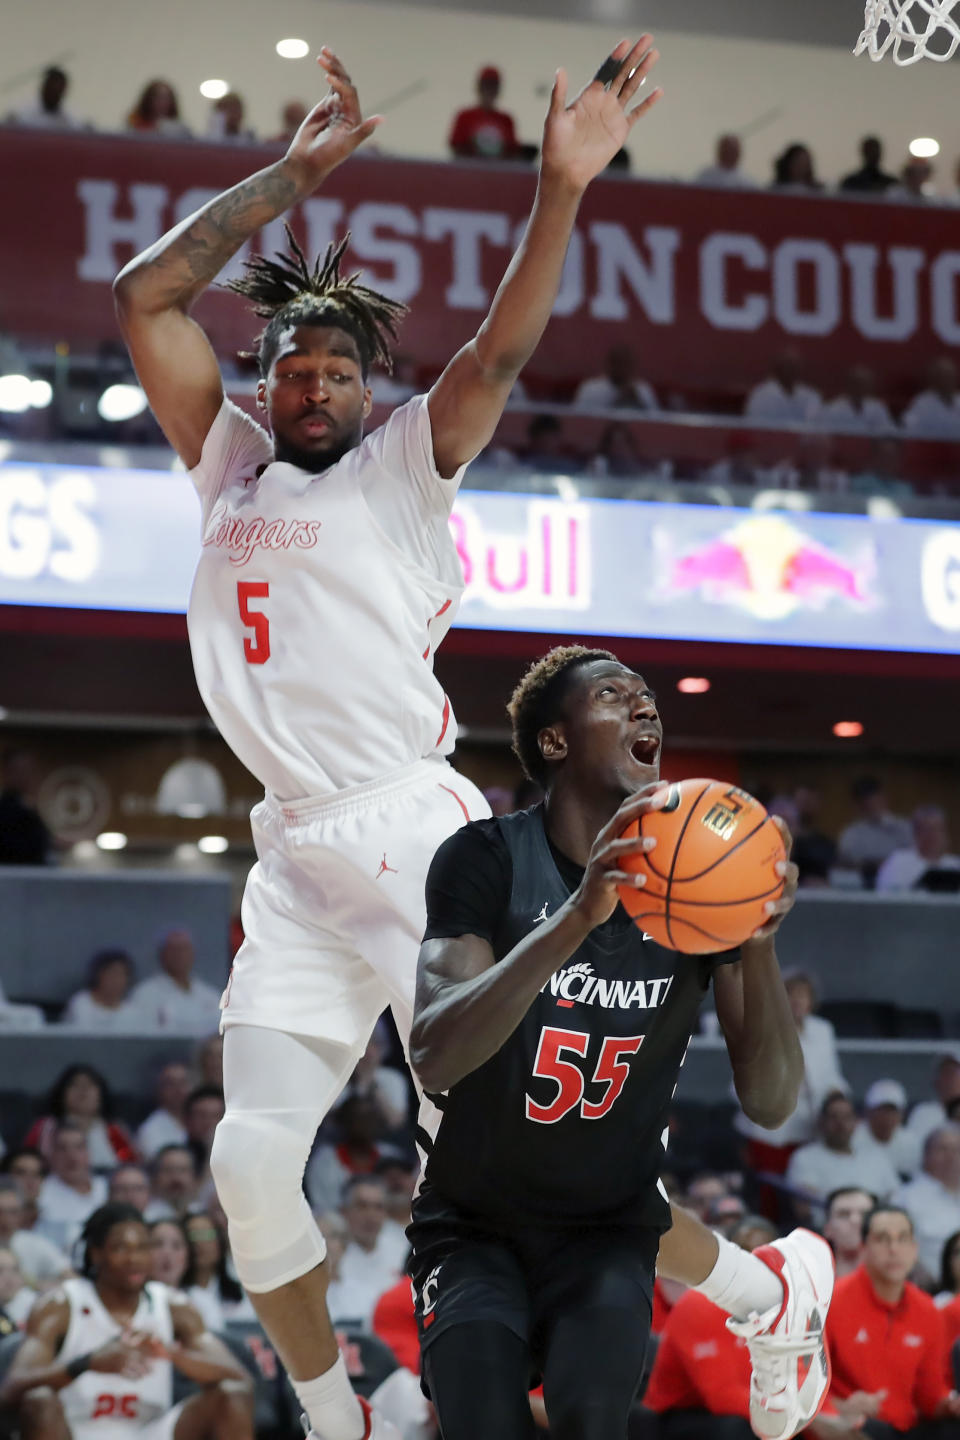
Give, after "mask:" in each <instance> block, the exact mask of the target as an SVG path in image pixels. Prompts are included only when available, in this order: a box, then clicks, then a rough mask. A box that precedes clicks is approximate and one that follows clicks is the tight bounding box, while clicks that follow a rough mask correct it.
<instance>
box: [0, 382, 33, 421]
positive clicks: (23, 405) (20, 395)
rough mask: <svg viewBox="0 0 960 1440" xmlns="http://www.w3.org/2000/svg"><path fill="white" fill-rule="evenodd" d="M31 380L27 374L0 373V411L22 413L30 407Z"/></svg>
mask: <svg viewBox="0 0 960 1440" xmlns="http://www.w3.org/2000/svg"><path fill="white" fill-rule="evenodd" d="M32 386H33V381H32V380H31V379H30V376H29V375H0V411H3V413H4V414H6V415H22V414H23V412H24V411H25V410H29V409H30V403H31V401H30V391H31V388H32Z"/></svg>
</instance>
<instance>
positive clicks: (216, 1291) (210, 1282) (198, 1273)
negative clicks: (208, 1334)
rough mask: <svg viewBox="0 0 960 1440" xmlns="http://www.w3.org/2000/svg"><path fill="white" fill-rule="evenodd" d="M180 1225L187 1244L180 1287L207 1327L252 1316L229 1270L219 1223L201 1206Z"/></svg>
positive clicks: (254, 1317) (253, 1316) (217, 1328)
mask: <svg viewBox="0 0 960 1440" xmlns="http://www.w3.org/2000/svg"><path fill="white" fill-rule="evenodd" d="M183 1228H184V1230H185V1231H186V1234H187V1239H188V1241H189V1244H190V1266H189V1269H188V1270H187V1273H186V1275H185V1276H184V1278H183V1287H184V1289H185V1290H186V1292H187V1299H188V1300H189V1301H190V1302H191V1304H193V1305H196V1307H197V1309H198V1310H199V1311H200V1314H201V1315H203V1316H204V1318H205V1319H206V1321H207V1326H208V1328H209V1329H211V1330H222V1329H223V1327H224V1325H225V1324H227V1323H228V1321H230V1320H256V1318H257V1315H256V1311H255V1310H254V1308H253V1306H252V1304H251V1303H250V1301H249V1300H248V1298H247V1296H246V1295H245V1294H244V1291H243V1286H242V1285H241V1284H240V1282H239V1280H237V1278H236V1276H234V1275H231V1274H230V1271H229V1268H228V1260H229V1254H230V1251H229V1246H228V1244H227V1237H226V1234H225V1232H224V1231H223V1230H222V1229H221V1227H220V1225H219V1223H218V1222H217V1221H216V1220H215V1219H214V1217H213V1216H212V1215H210V1214H208V1213H207V1212H206V1211H205V1210H203V1211H198V1212H197V1213H196V1214H193V1215H188V1216H187V1217H186V1218H185V1220H184V1222H183Z"/></svg>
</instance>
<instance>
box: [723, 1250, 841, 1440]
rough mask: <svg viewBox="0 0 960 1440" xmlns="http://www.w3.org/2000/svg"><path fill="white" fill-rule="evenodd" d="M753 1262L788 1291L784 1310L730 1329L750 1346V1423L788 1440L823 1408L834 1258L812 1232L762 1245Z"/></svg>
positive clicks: (775, 1439)
mask: <svg viewBox="0 0 960 1440" xmlns="http://www.w3.org/2000/svg"><path fill="white" fill-rule="evenodd" d="M753 1253H754V1255H756V1256H757V1258H758V1259H759V1260H762V1261H763V1262H764V1264H765V1265H769V1266H770V1269H771V1270H773V1271H775V1272H776V1274H777V1276H778V1277H779V1279H780V1280H781V1282H782V1284H783V1301H782V1303H781V1304H780V1306H779V1308H776V1309H770V1310H767V1311H766V1312H765V1313H764V1314H763V1315H751V1316H750V1318H749V1319H748V1320H728V1321H727V1328H728V1330H732V1331H733V1333H734V1334H735V1335H740V1336H742V1337H743V1339H744V1340H746V1342H747V1349H748V1350H749V1351H750V1362H751V1364H752V1366H753V1373H752V1375H751V1377H750V1424H751V1426H752V1428H753V1431H754V1433H755V1434H756V1435H759V1436H760V1437H761V1440H789V1437H790V1436H791V1435H796V1433H797V1431H798V1430H802V1429H803V1427H804V1426H805V1425H808V1424H809V1423H810V1421H811V1420H812V1419H813V1417H814V1416H815V1415H816V1414H817V1412H818V1411H819V1409H820V1407H821V1406H822V1404H823V1402H824V1400H825V1398H826V1394H827V1388H828V1386H829V1384H830V1360H829V1357H828V1355H827V1347H826V1341H825V1340H824V1334H823V1331H824V1325H825V1324H826V1319H827V1311H828V1310H829V1308H830V1301H831V1299H832V1297H833V1281H834V1273H835V1272H834V1263H833V1252H832V1250H831V1249H830V1246H829V1245H828V1244H827V1242H826V1240H822V1239H821V1238H820V1236H819V1235H814V1234H813V1232H812V1231H810V1230H793V1231H792V1232H791V1233H790V1234H789V1235H788V1236H787V1237H786V1239H784V1240H774V1241H773V1243H772V1244H770V1245H761V1246H760V1247H759V1248H758V1249H756V1250H754V1252H753Z"/></svg>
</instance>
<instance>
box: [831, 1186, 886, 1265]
mask: <svg viewBox="0 0 960 1440" xmlns="http://www.w3.org/2000/svg"><path fill="white" fill-rule="evenodd" d="M876 1203H877V1197H876V1195H871V1194H870V1191H869V1190H861V1189H860V1187H859V1186H858V1185H843V1186H841V1187H840V1188H839V1189H838V1190H831V1192H830V1194H829V1195H828V1196H827V1199H826V1206H825V1211H824V1221H823V1225H822V1226H821V1229H820V1233H821V1235H822V1236H823V1238H824V1240H826V1241H827V1242H828V1244H829V1246H830V1249H831V1250H832V1251H833V1262H834V1265H835V1266H836V1271H837V1279H838V1280H840V1279H842V1277H843V1276H844V1275H849V1274H850V1272H851V1271H853V1270H856V1268H857V1266H858V1265H859V1264H860V1261H861V1260H862V1258H863V1222H864V1220H865V1219H866V1217H867V1216H868V1215H869V1214H870V1211H871V1210H872V1209H873V1208H874V1206H875V1205H876Z"/></svg>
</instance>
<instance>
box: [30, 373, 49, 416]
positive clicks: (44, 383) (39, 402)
mask: <svg viewBox="0 0 960 1440" xmlns="http://www.w3.org/2000/svg"><path fill="white" fill-rule="evenodd" d="M52 399H53V386H52V385H51V384H50V381H49V380H31V381H30V404H31V405H32V406H33V408H34V410H46V408H47V406H48V405H49V404H50V401H51V400H52Z"/></svg>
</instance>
